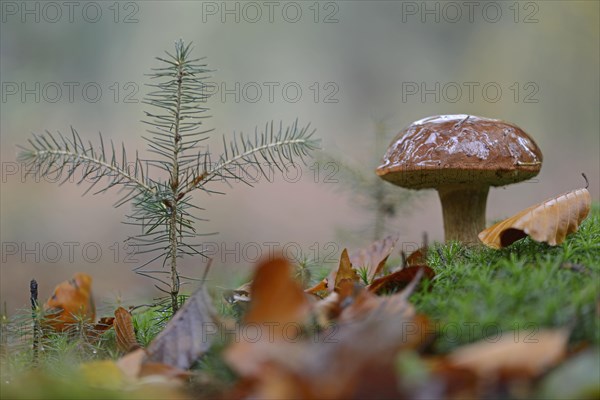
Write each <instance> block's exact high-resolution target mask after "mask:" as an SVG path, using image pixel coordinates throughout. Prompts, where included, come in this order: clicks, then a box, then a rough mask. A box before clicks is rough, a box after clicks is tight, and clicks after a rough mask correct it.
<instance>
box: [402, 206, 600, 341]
mask: <svg viewBox="0 0 600 400" xmlns="http://www.w3.org/2000/svg"><path fill="white" fill-rule="evenodd" d="M428 261H429V265H430V266H431V267H432V268H433V269H434V270H435V272H436V274H437V275H436V277H435V279H434V281H433V282H432V284H431V286H432V290H431V291H426V290H423V291H420V292H419V293H416V294H414V295H413V296H412V297H411V301H412V302H413V303H414V304H415V305H416V307H417V309H418V311H419V312H421V313H424V314H426V315H428V316H429V317H430V318H431V319H432V321H433V322H434V325H435V328H436V330H437V332H438V334H439V338H438V340H437V341H436V344H435V350H436V351H440V352H445V351H448V350H451V349H452V348H455V347H457V346H459V345H461V344H465V343H468V342H472V341H475V340H477V339H480V338H483V337H486V336H492V337H496V336H499V335H513V336H514V337H515V338H516V339H517V340H521V339H523V338H526V337H527V338H530V339H535V334H536V332H537V331H538V330H540V329H543V328H551V327H559V326H569V327H571V328H572V335H571V340H572V341H573V342H578V341H587V342H591V343H596V344H597V343H600V338H599V335H598V326H599V318H598V315H597V309H596V307H597V302H598V296H599V293H600V208H599V207H598V205H595V206H594V207H593V209H592V211H591V213H590V216H588V218H587V219H586V220H585V221H584V222H583V224H582V225H581V228H580V229H579V231H578V232H576V233H575V234H572V235H570V236H569V237H568V238H567V240H566V241H565V242H564V243H563V244H562V245H560V246H556V247H551V246H548V245H546V244H544V243H537V242H534V241H532V240H531V239H529V238H525V239H523V240H521V241H519V242H516V243H514V244H513V245H511V246H509V247H507V248H505V249H502V250H493V249H488V248H484V247H476V248H466V247H463V246H461V245H459V244H457V243H451V244H447V245H437V246H434V248H433V249H432V251H430V254H429V259H428ZM570 267H571V268H570ZM514 330H520V333H519V334H516V333H514V332H512V331H514Z"/></svg>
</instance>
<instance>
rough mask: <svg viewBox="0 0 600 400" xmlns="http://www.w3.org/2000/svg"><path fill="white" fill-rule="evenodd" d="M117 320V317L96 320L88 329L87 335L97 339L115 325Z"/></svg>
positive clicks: (89, 337) (91, 338)
mask: <svg viewBox="0 0 600 400" xmlns="http://www.w3.org/2000/svg"><path fill="white" fill-rule="evenodd" d="M114 322H115V317H102V318H100V321H98V322H96V324H95V325H94V326H93V327H92V328H91V329H90V330H88V331H87V332H86V333H87V337H88V339H90V340H92V341H93V340H95V339H97V338H98V337H99V336H100V335H102V334H103V333H104V332H106V331H107V330H109V329H110V328H112V327H113V323H114Z"/></svg>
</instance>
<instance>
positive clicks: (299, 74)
mask: <svg viewBox="0 0 600 400" xmlns="http://www.w3.org/2000/svg"><path fill="white" fill-rule="evenodd" d="M70 4H71V5H64V4H63V3H62V2H22V1H18V2H9V1H3V2H2V3H1V5H2V10H1V11H2V16H1V18H2V21H1V25H0V28H1V35H0V37H1V39H0V74H1V81H2V102H1V104H0V106H1V110H0V121H1V122H0V124H1V125H0V129H1V160H2V189H1V207H0V211H1V225H0V230H1V241H2V262H1V267H0V268H1V269H0V271H1V286H0V289H1V296H0V301H1V302H2V304H3V311H4V310H6V311H7V312H8V313H9V314H12V313H14V312H15V311H16V310H18V309H21V308H26V307H28V296H29V291H28V287H29V286H28V285H29V280H30V279H32V278H36V279H37V280H38V282H39V284H40V299H41V300H42V301H43V300H45V299H46V298H47V297H48V296H49V295H50V293H51V291H52V289H53V287H54V286H55V285H56V284H58V283H59V282H60V281H63V280H65V279H68V278H70V277H71V276H72V274H73V273H74V272H77V271H82V272H87V273H90V274H91V275H92V276H93V278H94V290H95V298H96V303H97V304H98V305H99V306H100V307H102V306H105V307H109V306H112V305H114V304H116V303H118V302H122V303H124V304H125V305H135V304H141V303H144V302H148V301H150V300H149V299H151V298H152V297H153V296H155V295H156V294H157V292H156V290H155V289H154V288H153V286H152V284H151V282H149V281H148V280H146V279H144V278H142V277H140V276H138V275H136V274H134V273H133V272H132V271H131V270H132V268H134V267H135V266H136V265H138V263H136V262H135V260H136V256H135V255H131V254H128V252H129V251H130V250H129V249H127V248H126V246H125V245H124V243H123V240H124V239H126V238H127V237H128V236H131V235H134V234H136V233H137V232H136V230H135V229H134V228H131V227H129V226H126V225H123V224H122V221H123V220H124V215H125V214H126V213H127V212H128V211H129V207H128V205H125V206H123V207H121V208H117V209H115V208H113V207H112V204H113V203H114V202H115V201H116V200H117V199H118V198H119V197H118V194H117V193H116V192H115V191H113V192H109V193H107V194H104V195H98V196H91V195H88V196H86V197H83V198H81V197H80V196H81V194H82V193H83V191H84V190H85V187H77V186H76V185H74V184H69V183H66V184H65V185H63V186H58V185H57V184H55V183H54V181H55V179H52V178H51V177H49V178H41V179H38V182H36V180H35V179H33V178H29V179H25V178H24V177H23V176H22V173H23V171H22V170H21V168H20V166H19V165H18V164H17V163H16V154H17V147H16V146H17V145H18V144H26V141H27V139H28V138H29V137H30V135H31V133H32V132H35V133H42V132H43V131H44V130H48V131H51V132H56V131H61V132H63V133H64V132H68V131H69V129H70V127H71V126H73V127H74V128H76V129H77V130H78V131H79V133H80V134H81V135H82V136H83V137H85V138H89V139H90V140H92V142H94V143H97V142H98V132H102V134H103V135H104V138H105V139H112V140H114V141H116V142H117V143H119V142H121V141H123V142H124V143H125V147H126V148H127V149H128V151H129V152H130V154H132V155H133V154H134V152H135V150H136V149H139V150H140V154H141V156H142V157H143V156H144V155H145V154H147V153H145V151H146V148H145V142H144V141H143V140H142V139H141V136H142V135H144V133H145V129H146V127H145V126H144V125H143V124H142V123H140V120H141V119H142V118H143V110H144V109H145V105H144V104H143V103H142V102H141V100H143V98H144V96H145V94H146V93H148V88H147V87H145V86H144V84H145V83H148V80H147V78H146V77H145V75H144V74H147V73H149V72H150V68H152V67H156V66H159V64H158V62H157V61H156V60H155V59H154V57H156V56H161V55H163V54H164V51H165V50H168V51H172V50H173V49H174V42H175V40H177V39H179V38H183V39H184V40H185V41H193V42H194V54H195V55H197V56H199V57H200V56H202V57H206V61H207V62H208V64H209V66H210V68H212V69H213V70H214V72H213V73H212V75H211V78H210V79H209V80H210V81H211V82H214V85H213V90H214V95H213V97H212V98H211V100H210V101H209V103H208V106H209V107H210V108H211V111H210V113H211V115H212V117H211V118H210V119H208V120H207V121H206V127H207V128H214V132H213V134H212V137H211V139H210V141H209V143H210V145H211V151H213V152H215V153H219V152H220V149H221V137H222V135H226V136H227V135H231V134H233V133H234V132H240V131H243V132H252V131H253V130H254V128H255V127H256V126H258V127H261V126H264V124H265V123H266V122H267V121H271V120H274V121H283V122H284V124H287V123H292V122H293V121H294V120H295V119H296V118H297V119H298V120H299V122H300V124H306V123H308V122H310V123H311V126H312V127H313V128H315V129H316V130H317V132H316V135H317V136H318V137H319V138H321V140H322V142H321V145H322V148H323V151H324V152H325V153H323V154H321V156H320V157H324V158H325V159H327V158H326V157H327V156H326V155H331V156H333V157H335V160H338V161H336V162H333V163H328V161H327V162H326V161H323V159H322V158H318V159H317V160H313V161H310V162H309V164H308V165H307V166H306V167H304V168H303V169H302V170H301V172H300V171H299V170H298V171H294V172H293V173H290V174H289V175H288V176H283V175H281V174H276V175H275V179H274V182H273V183H269V182H266V181H265V180H264V179H261V180H259V182H257V183H256V185H255V187H254V188H250V187H247V186H245V185H244V184H241V183H234V184H233V187H231V188H230V187H228V186H227V185H222V186H221V187H219V188H218V189H221V190H223V191H225V192H226V193H227V194H226V195H223V196H217V195H213V196H207V195H205V194H203V193H197V195H196V202H195V204H196V205H197V206H199V207H204V208H206V211H205V212H204V213H203V214H202V215H201V216H202V217H205V218H208V219H210V221H208V222H206V223H204V224H202V225H201V226H197V228H198V230H199V231H201V232H218V233H217V234H216V235H213V236H210V237H208V238H206V239H205V240H206V242H207V243H209V245H207V248H209V249H210V251H211V252H212V253H214V254H213V255H214V257H215V260H214V262H213V266H212V270H211V272H210V275H209V278H210V279H211V284H213V285H214V287H231V286H233V285H236V284H238V283H239V282H240V281H241V280H243V277H244V276H246V275H247V274H248V273H249V272H250V267H251V266H252V264H253V261H254V260H255V259H257V257H258V256H260V254H257V253H260V252H262V254H263V255H265V254H267V253H268V251H269V249H279V250H285V251H286V252H287V254H288V255H289V256H292V257H296V258H303V257H306V258H316V259H317V261H318V262H320V263H323V264H329V265H331V266H333V265H335V260H336V259H337V258H338V257H339V254H340V252H341V251H342V249H343V248H344V247H350V248H356V247H358V246H364V245H367V244H369V243H370V241H371V240H372V237H373V229H374V223H375V222H374V213H373V210H372V209H370V208H369V207H365V206H364V205H365V204H366V203H365V201H363V200H364V197H365V195H366V197H367V198H369V197H372V196H370V193H365V191H369V190H371V189H370V187H371V186H369V185H361V184H356V182H354V181H353V180H352V179H350V178H348V174H346V172H347V171H346V169H345V167H344V165H347V166H350V167H351V168H354V169H355V170H356V171H359V172H360V173H364V177H365V178H366V179H367V180H368V179H369V178H372V179H376V178H375V174H374V168H375V167H376V166H377V165H378V162H379V160H380V158H381V156H382V155H383V153H384V152H385V148H386V147H387V145H388V144H389V142H390V141H391V140H392V138H393V137H394V135H395V134H396V133H397V132H398V131H399V130H401V129H402V128H403V127H404V126H406V125H407V124H409V123H411V122H412V121H414V120H417V119H420V118H422V117H425V116H428V115H435V114H452V113H466V114H474V115H481V116H486V117H491V118H500V119H504V120H507V121H510V122H513V123H516V124H517V125H519V126H520V127H522V128H523V129H524V130H525V131H526V132H528V133H529V134H530V135H531V136H532V137H533V138H534V139H535V141H536V142H537V143H538V145H539V146H540V147H541V149H542V151H543V153H544V165H543V168H542V171H541V173H540V174H539V176H538V177H537V178H535V179H534V180H531V181H528V182H524V183H520V184H516V185H513V186H510V187H507V188H494V189H492V190H491V192H490V196H489V200H488V211H487V218H488V221H490V222H491V221H493V220H497V219H500V218H503V217H507V216H510V215H512V214H513V213H515V212H517V211H519V210H521V209H522V208H525V207H527V206H530V205H532V204H535V203H537V202H540V201H542V200H545V199H546V198H548V197H552V196H555V195H557V194H559V193H562V192H565V191H568V190H571V189H575V188H579V187H582V186H584V182H583V179H582V178H581V176H580V174H581V172H585V173H586V174H587V176H588V178H589V181H590V192H591V193H592V196H593V199H594V201H598V199H599V195H600V192H599V186H598V182H599V181H600V175H599V174H600V172H599V171H600V155H599V153H600V123H599V112H598V110H599V109H600V104H599V102H600V87H599V76H600V56H599V49H600V23H599V16H600V9H599V7H600V3H598V2H595V1H580V2H578V1H552V2H532V1H528V2H485V1H480V2H471V3H468V4H464V3H463V2H387V1H352V2H328V1H325V2H277V1H276V2H261V1H258V2H243V3H242V2H234V1H230V2H189V1H182V2H177V1H169V2H168V1H151V2H146V1H137V2H136V1H133V2H72V3H70ZM377 132H379V136H378V135H377ZM378 137H379V139H377V138H378ZM342 164H343V165H342ZM352 182H354V184H351V183H352ZM371 183H372V182H371ZM397 190H398V202H399V203H398V205H397V206H396V207H395V208H394V211H395V213H394V215H392V214H391V213H389V218H388V219H387V220H386V225H385V227H386V231H387V232H397V233H399V234H400V242H401V243H402V248H403V249H405V250H406V251H411V250H413V249H416V248H417V247H418V246H419V245H420V242H421V237H422V233H423V232H427V233H428V234H429V237H430V239H431V240H438V241H439V240H442V239H443V229H442V215H441V208H440V205H439V200H438V198H437V194H436V193H435V192H434V191H424V192H420V193H419V194H418V195H416V196H411V195H410V192H405V191H403V190H402V189H397ZM203 264H204V262H203V260H201V259H198V260H186V261H185V267H184V268H185V274H186V275H189V276H195V277H198V276H200V275H201V274H202V272H203V268H204V267H203ZM187 290H191V288H189V289H187ZM109 312H110V311H109Z"/></svg>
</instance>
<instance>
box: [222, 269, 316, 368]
mask: <svg viewBox="0 0 600 400" xmlns="http://www.w3.org/2000/svg"><path fill="white" fill-rule="evenodd" d="M250 293H251V294H252V299H251V301H250V309H249V310H248V313H247V314H246V316H245V318H244V324H245V328H247V329H242V330H241V331H242V334H241V335H240V337H241V338H242V340H239V341H238V340H236V342H235V343H234V344H233V345H232V346H230V347H229V348H228V349H227V351H226V352H225V360H226V361H227V363H228V364H229V365H231V366H232V367H233V368H234V369H235V370H236V371H237V372H238V373H240V374H243V375H252V374H255V373H258V370H259V368H261V367H262V362H263V361H264V358H265V355H266V351H265V349H268V348H269V347H270V346H273V344H274V343H276V342H279V341H281V340H284V336H285V335H286V334H289V332H284V330H285V329H289V328H290V327H292V328H293V329H296V327H300V326H301V324H302V323H304V321H305V320H306V318H307V316H308V313H309V311H310V305H309V301H308V298H307V295H306V294H305V293H304V291H303V290H302V287H301V286H300V284H299V283H298V282H297V281H296V280H294V278H293V277H292V266H291V264H290V263H289V261H287V260H286V259H284V258H276V259H273V260H270V261H265V262H262V263H260V264H259V265H258V267H257V268H256V271H255V272H254V279H253V280H252V288H251V290H250ZM250 327H251V328H252V331H251V333H249V332H250V330H249V329H250ZM250 337H252V338H254V337H257V338H258V339H256V340H254V339H253V340H249V338H250ZM247 339H248V340H247Z"/></svg>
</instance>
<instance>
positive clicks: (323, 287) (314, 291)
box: [304, 278, 329, 295]
mask: <svg viewBox="0 0 600 400" xmlns="http://www.w3.org/2000/svg"><path fill="white" fill-rule="evenodd" d="M328 282H329V281H328V279H327V278H325V279H323V280H322V281H320V282H318V283H317V284H316V285H315V286H313V287H310V288H308V289H305V290H304V292H305V293H309V294H314V295H316V294H317V293H319V292H322V291H324V290H327V287H328V285H327V284H328Z"/></svg>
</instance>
